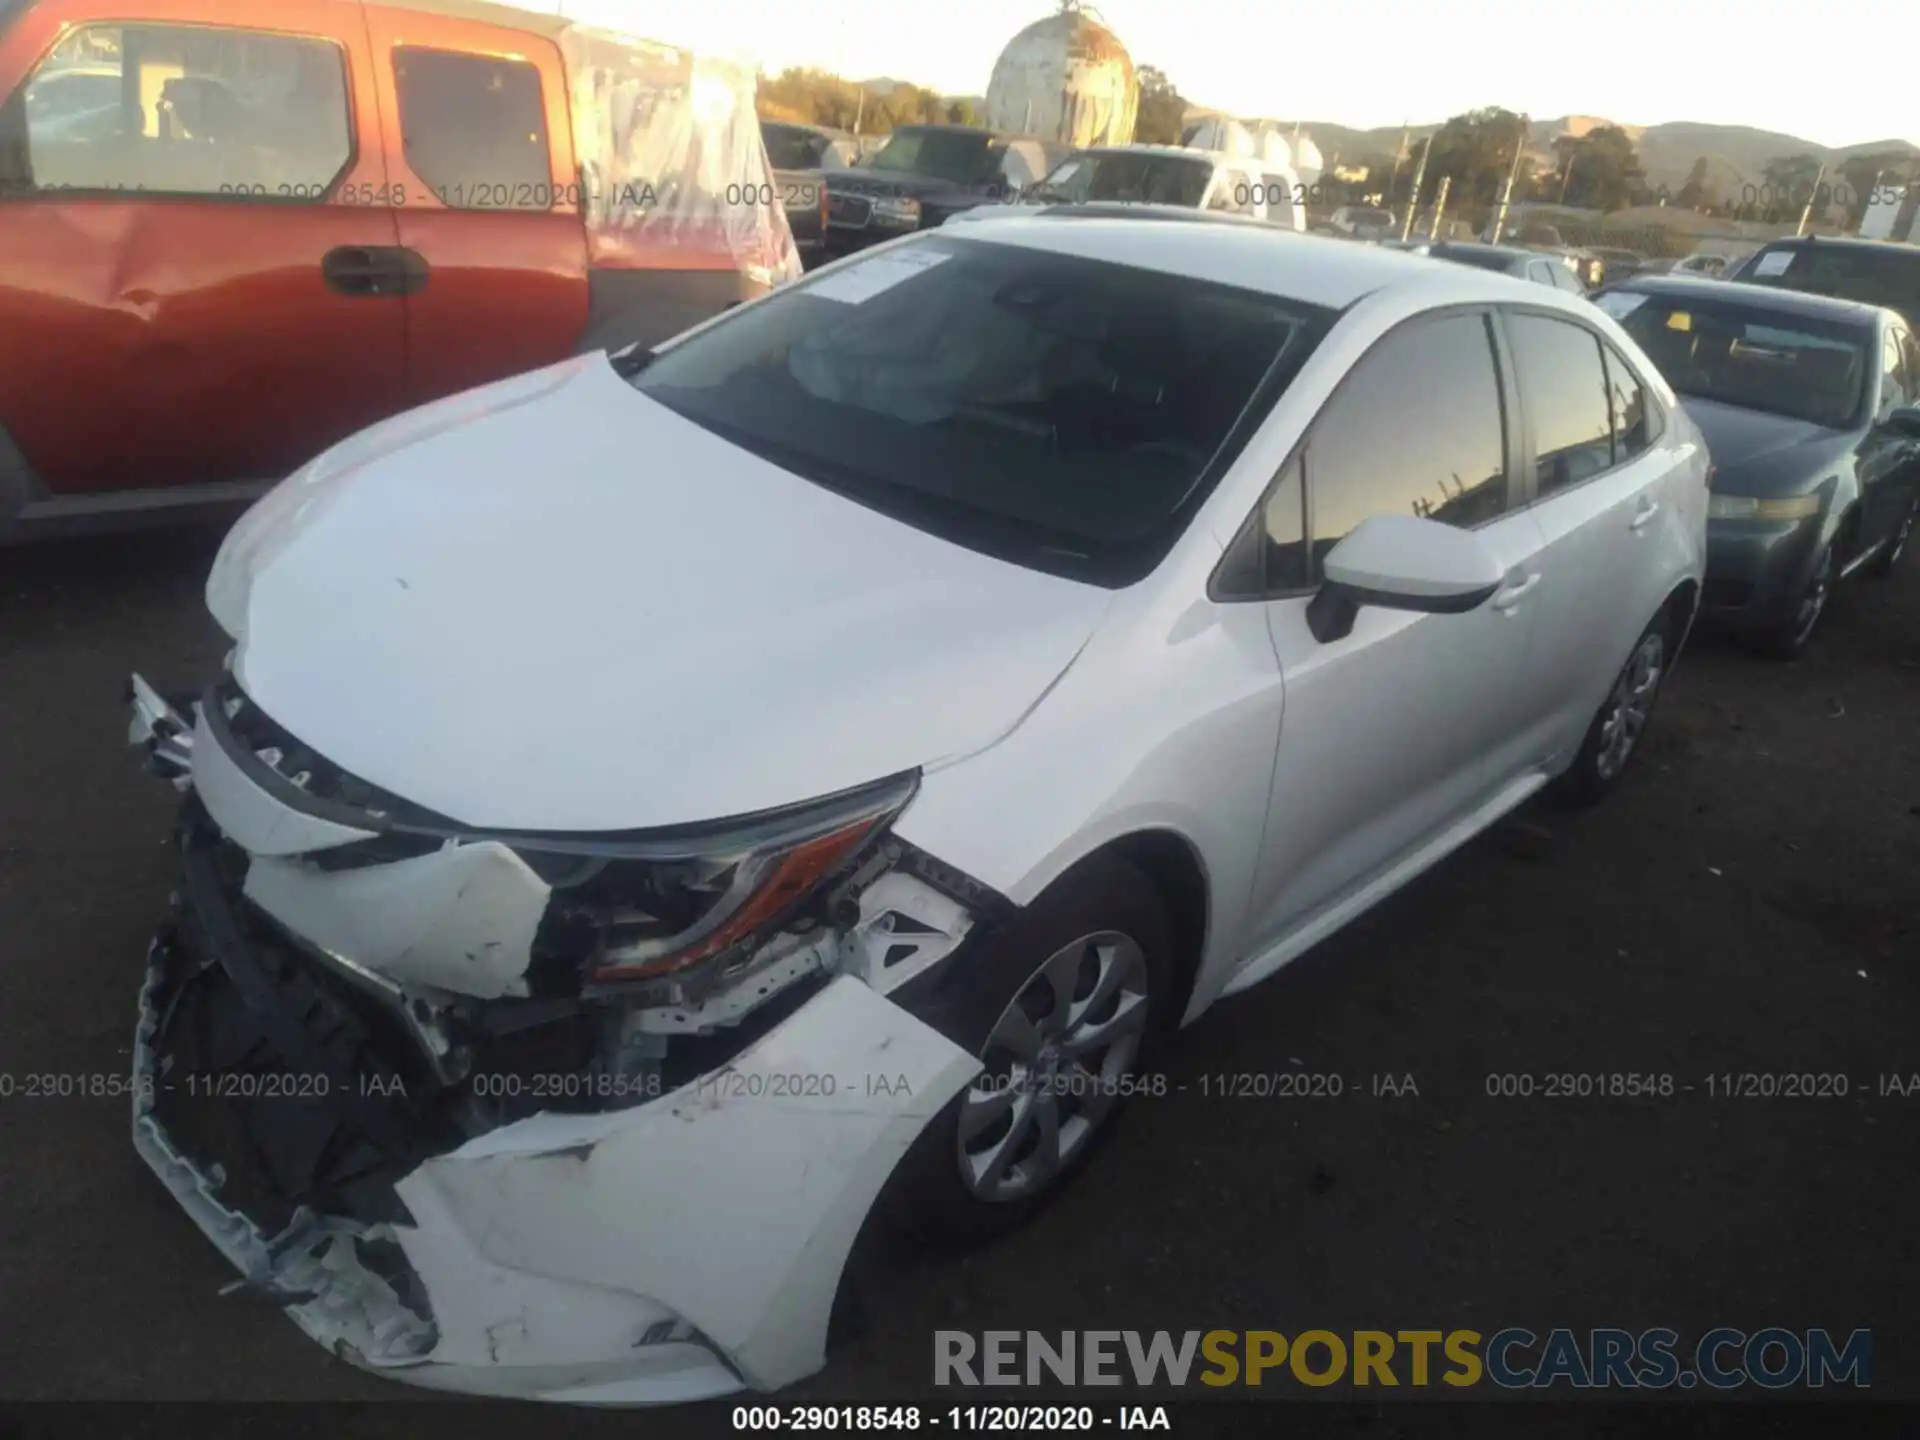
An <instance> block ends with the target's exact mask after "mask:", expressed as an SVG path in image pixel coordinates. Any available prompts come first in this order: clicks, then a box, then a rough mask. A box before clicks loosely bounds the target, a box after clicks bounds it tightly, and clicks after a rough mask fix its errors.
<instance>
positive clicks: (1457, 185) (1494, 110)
mask: <svg viewBox="0 0 1920 1440" xmlns="http://www.w3.org/2000/svg"><path fill="white" fill-rule="evenodd" d="M1525 125H1526V122H1525V121H1524V120H1522V119H1521V117H1520V116H1518V115H1516V114H1514V113H1513V111H1511V110H1502V109H1501V108H1500V107H1499V106H1497V105H1493V106H1488V107H1487V108H1485V109H1482V110H1469V111H1467V112H1466V113H1465V114H1464V115H1455V116H1453V117H1452V118H1451V119H1450V120H1448V121H1447V123H1446V124H1444V125H1442V126H1441V127H1440V129H1439V131H1438V132H1437V133H1436V134H1435V135H1434V137H1433V148H1432V150H1431V151H1430V152H1429V153H1428V155H1427V176H1426V179H1425V181H1424V182H1422V183H1423V188H1424V189H1425V191H1426V195H1425V196H1423V197H1422V198H1423V199H1425V198H1428V197H1431V196H1433V195H1435V194H1438V193H1439V188H1440V181H1441V178H1442V177H1444V176H1451V177H1452V180H1453V185H1452V188H1451V189H1450V190H1449V192H1448V196H1447V209H1448V211H1449V213H1451V214H1454V215H1464V214H1467V213H1468V212H1469V211H1473V210H1485V209H1487V208H1489V207H1491V206H1492V205H1494V204H1495V203H1497V202H1498V200H1499V198H1500V187H1501V186H1502V185H1504V184H1506V180H1507V171H1508V170H1509V169H1510V168H1511V167H1512V165H1513V147H1514V146H1515V145H1518V144H1523V143H1524V135H1525ZM1416 155H1417V152H1416ZM1419 163H1420V162H1419V160H1418V159H1417V158H1416V159H1414V160H1413V161H1412V162H1411V167H1410V166H1408V165H1402V166H1401V167H1400V168H1401V170H1402V171H1408V170H1409V169H1410V168H1417V167H1418V165H1419ZM1409 183H1411V181H1410V180H1409Z"/></svg>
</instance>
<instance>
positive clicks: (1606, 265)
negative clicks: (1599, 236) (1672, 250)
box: [1588, 245, 1651, 284]
mask: <svg viewBox="0 0 1920 1440" xmlns="http://www.w3.org/2000/svg"><path fill="white" fill-rule="evenodd" d="M1588 253H1589V254H1590V255H1592V256H1593V258H1594V259H1596V260H1598V261H1599V262H1600V267H1601V278H1600V280H1599V281H1598V282H1596V283H1604V284H1612V283H1614V282H1616V281H1620V280H1631V279H1632V278H1633V277H1634V276H1635V275H1638V274H1639V273H1640V272H1641V271H1642V270H1645V269H1646V268H1647V266H1648V264H1649V263H1651V262H1649V261H1648V259H1647V257H1646V256H1645V255H1642V254H1641V253H1640V252H1639V251H1638V250H1623V249H1620V248H1618V247H1617V246H1612V245H1595V246H1592V247H1590V248H1589V250H1588Z"/></svg>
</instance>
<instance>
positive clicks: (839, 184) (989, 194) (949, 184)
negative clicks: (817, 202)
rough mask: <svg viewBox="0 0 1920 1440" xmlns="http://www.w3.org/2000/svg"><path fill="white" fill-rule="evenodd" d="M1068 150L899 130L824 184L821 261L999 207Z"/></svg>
mask: <svg viewBox="0 0 1920 1440" xmlns="http://www.w3.org/2000/svg"><path fill="white" fill-rule="evenodd" d="M1067 153H1068V150H1067V147H1065V146H1063V145H1058V144H1055V143H1053V142H1051V141H1045V140H1037V139H1033V138H1031V137H1023V136H1013V135H1001V134H997V133H995V132H994V131H991V130H981V129H978V128H976V127H974V126H971V125H902V126H900V127H899V128H897V129H896V130H894V132H893V133H892V134H891V135H889V136H888V137H887V142H886V144H884V145H882V146H881V147H880V148H879V149H878V150H876V151H874V152H873V154H871V155H869V156H867V157H866V158H865V159H864V160H862V161H861V162H860V164H859V166H858V167H857V168H854V169H851V170H837V171H834V172H833V173H831V174H829V175H828V176H827V245H826V251H827V254H829V255H833V256H840V255H850V254H852V253H853V252H854V251H856V250H864V249H866V248H867V247H868V246H869V245H876V244H879V243H880V242H881V241H883V240H893V239H897V238H899V237H900V236H902V235H911V234H913V233H914V232H915V231H916V230H932V229H935V228H937V227H938V226H940V225H942V224H944V223H945V222H946V221H947V220H948V219H949V218H950V217H952V216H954V215H957V214H959V213H960V212H961V211H962V210H967V209H971V208H972V207H973V206H975V205H982V204H986V203H988V202H990V201H992V202H999V203H1005V202H1007V201H1010V200H1013V199H1015V198H1016V197H1018V196H1019V194H1020V192H1021V191H1023V190H1025V189H1026V188H1027V187H1028V186H1030V185H1032V184H1033V183H1034V182H1035V181H1037V180H1039V179H1040V178H1041V177H1042V176H1044V175H1045V174H1046V173H1047V172H1048V171H1049V170H1051V169H1052V168H1053V167H1054V164H1055V163H1056V162H1057V161H1058V160H1060V159H1061V158H1062V157H1064V156H1065V155H1066V154H1067Z"/></svg>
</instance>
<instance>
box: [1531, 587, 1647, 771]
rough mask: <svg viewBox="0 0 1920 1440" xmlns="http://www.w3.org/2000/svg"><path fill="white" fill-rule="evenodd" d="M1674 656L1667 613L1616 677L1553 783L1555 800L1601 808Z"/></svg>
mask: <svg viewBox="0 0 1920 1440" xmlns="http://www.w3.org/2000/svg"><path fill="white" fill-rule="evenodd" d="M1673 656H1674V634H1673V617H1672V616H1670V615H1669V614H1668V613H1667V612H1666V611H1665V610H1662V611H1661V612H1660V613H1659V614H1658V615H1656V616H1655V617H1654V619H1653V623H1652V624H1650V625H1648V626H1647V628H1646V629H1645V630H1643V631H1641V632H1640V638H1639V639H1638V640H1636V641H1634V642H1633V649H1632V651H1630V652H1629V653H1628V655H1627V663H1626V664H1625V665H1623V666H1621V667H1620V672H1619V674H1617V675H1616V676H1614V680H1613V685H1612V686H1611V687H1610V688H1609V689H1608V691H1607V698H1606V699H1605V700H1602V701H1601V702H1600V708H1599V709H1598V710H1596V711H1595V712H1594V715H1593V721H1592V723H1591V724H1589V725H1588V726H1587V734H1586V738H1585V739H1584V740H1582V741H1581V742H1580V750H1579V753H1578V754H1576V755H1575V756H1574V757H1573V764H1571V765H1569V766H1568V767H1567V769H1566V772H1565V773H1564V774H1563V775H1561V776H1560V778H1559V779H1558V780H1557V781H1556V782H1555V783H1554V789H1553V794H1554V798H1555V799H1557V800H1559V801H1560V802H1561V803H1562V804H1563V805H1567V806H1570V807H1574V808H1580V807H1584V806H1588V805H1592V804H1595V803H1597V802H1598V801H1599V800H1601V799H1602V798H1603V797H1605V796H1606V795H1607V793H1608V792H1609V791H1611V790H1612V789H1613V787H1614V785H1615V784H1616V783H1617V782H1618V781H1619V779H1620V776H1621V775H1622V774H1623V773H1624V772H1625V770H1626V766H1627V762H1628V761H1629V760H1631V759H1632V758H1633V755H1634V752H1635V751H1636V750H1638V749H1639V741H1640V736H1641V734H1642V733H1643V732H1644V731H1645V729H1646V725H1647V721H1648V720H1649V719H1651V718H1652V715H1653V707H1654V704H1655V702H1656V701H1658V700H1659V698H1660V689H1661V687H1662V685H1663V684H1664V683H1665V681H1666V677H1667V672H1668V670H1669V669H1671V668H1672V665H1673Z"/></svg>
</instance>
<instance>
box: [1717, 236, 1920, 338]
mask: <svg viewBox="0 0 1920 1440" xmlns="http://www.w3.org/2000/svg"><path fill="white" fill-rule="evenodd" d="M1734 278H1735V279H1737V280H1742V281H1745V282H1746V283H1747V284H1750V285H1772V286H1774V287H1776V288H1779V289H1783V290H1804V291H1806V292H1808V293H1809V294H1812V295H1833V296H1836V297H1838V298H1839V299H1842V300H1858V301H1860V302H1861V303H1863V304H1867V305H1884V306H1886V307H1887V308H1888V309H1890V310H1898V311H1899V312H1900V313H1901V314H1902V315H1904V316H1906V317H1907V322H1908V323H1909V324H1914V325H1920V249H1908V248H1905V247H1899V246H1889V247H1888V248H1887V249H1885V250H1868V249H1855V248H1853V247H1852V246H1841V247H1828V246H1822V245H1791V246H1780V247H1777V248H1773V249H1766V250H1762V251H1760V252H1759V253H1758V254H1756V255H1755V256H1754V257H1753V260H1752V262H1751V263H1750V264H1748V265H1746V266H1744V267H1743V268H1742V269H1741V271H1740V273H1739V274H1738V275H1737V276H1735V277H1734Z"/></svg>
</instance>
